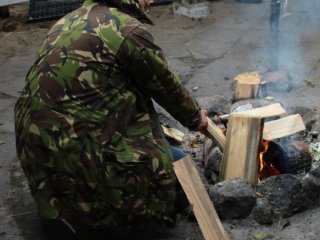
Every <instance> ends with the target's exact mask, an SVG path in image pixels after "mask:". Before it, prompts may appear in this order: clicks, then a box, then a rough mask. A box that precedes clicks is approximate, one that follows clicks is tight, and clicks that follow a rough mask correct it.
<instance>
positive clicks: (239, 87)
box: [232, 72, 261, 102]
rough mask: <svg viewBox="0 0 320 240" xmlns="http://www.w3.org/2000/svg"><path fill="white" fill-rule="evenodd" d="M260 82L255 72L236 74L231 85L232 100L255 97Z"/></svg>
mask: <svg viewBox="0 0 320 240" xmlns="http://www.w3.org/2000/svg"><path fill="white" fill-rule="evenodd" d="M260 83H261V79H260V76H259V73H257V72H245V73H242V74H239V75H237V76H236V77H235V78H234V81H233V85H232V89H233V102H236V101H239V100H242V99H249V98H257V97H258V93H259V86H260Z"/></svg>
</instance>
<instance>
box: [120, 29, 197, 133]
mask: <svg viewBox="0 0 320 240" xmlns="http://www.w3.org/2000/svg"><path fill="white" fill-rule="evenodd" d="M117 58H118V60H119V61H120V63H121V65H122V66H123V67H124V70H125V71H126V72H127V74H128V75H129V76H130V77H131V79H132V81H134V83H135V84H136V85H137V87H138V89H139V90H140V91H141V92H142V94H143V95H144V96H148V97H151V98H153V99H154V100H155V101H156V102H157V103H159V104H160V105H161V106H162V107H163V108H165V109H166V110H167V111H168V112H169V113H170V114H171V115H172V116H173V117H174V118H175V119H177V120H178V121H179V122H180V123H181V124H182V125H184V126H186V127H188V128H189V129H191V130H195V129H196V128H197V127H198V126H199V124H200V107H199V105H198V103H197V102H196V100H194V99H193V98H192V97H191V95H190V93H189V92H188V90H187V89H186V88H185V87H184V86H183V85H182V83H181V81H180V79H179V77H178V76H175V75H174V74H173V73H172V72H171V71H170V70H169V69H168V63H167V61H166V59H165V57H164V55H163V52H162V50H161V49H160V48H159V47H158V46H157V45H155V44H154V43H153V38H152V36H151V34H150V33H149V32H148V31H146V30H145V29H143V28H142V27H137V28H135V29H133V30H132V31H130V33H129V34H128V35H127V36H126V38H125V40H124V41H123V42H122V45H121V47H120V49H119V51H118V53H117Z"/></svg>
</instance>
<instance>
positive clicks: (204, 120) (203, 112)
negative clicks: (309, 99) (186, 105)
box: [197, 109, 208, 133]
mask: <svg viewBox="0 0 320 240" xmlns="http://www.w3.org/2000/svg"><path fill="white" fill-rule="evenodd" d="M200 115H201V121H200V124H199V127H198V129H197V130H198V131H199V132H202V133H203V132H205V130H206V129H207V127H208V111H207V110H205V109H201V110H200Z"/></svg>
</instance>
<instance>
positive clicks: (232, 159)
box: [220, 115, 264, 184]
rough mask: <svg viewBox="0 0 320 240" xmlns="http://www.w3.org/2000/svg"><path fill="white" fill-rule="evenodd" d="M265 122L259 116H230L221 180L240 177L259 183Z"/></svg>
mask: <svg viewBox="0 0 320 240" xmlns="http://www.w3.org/2000/svg"><path fill="white" fill-rule="evenodd" d="M263 122H264V120H263V118H261V117H257V116H245V115H231V116H230V119H229V122H228V128H227V141H226V147H225V151H224V154H223V159H222V163H221V171H220V179H221V180H226V179H229V178H237V177H239V178H244V179H247V180H248V181H249V182H251V183H253V184H256V183H257V178H258V154H259V148H260V144H261V141H262V131H263Z"/></svg>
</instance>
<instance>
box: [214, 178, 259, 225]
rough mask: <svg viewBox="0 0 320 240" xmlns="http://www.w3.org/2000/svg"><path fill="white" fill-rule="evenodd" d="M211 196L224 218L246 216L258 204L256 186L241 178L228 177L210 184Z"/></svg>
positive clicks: (218, 211)
mask: <svg viewBox="0 0 320 240" xmlns="http://www.w3.org/2000/svg"><path fill="white" fill-rule="evenodd" d="M209 196H210V198H211V200H212V202H213V204H214V207H215V209H216V210H217V213H218V215H219V216H220V217H221V218H222V219H238V218H244V217H246V216H248V215H249V214H250V212H251V210H252V208H253V207H254V206H255V204H256V192H255V188H254V186H253V185H252V184H251V183H249V182H248V181H247V180H244V179H240V178H234V179H228V180H225V181H223V182H219V183H217V184H215V185H213V186H210V187H209Z"/></svg>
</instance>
